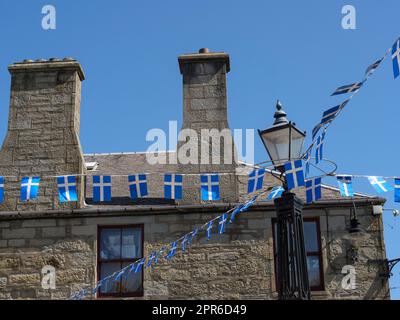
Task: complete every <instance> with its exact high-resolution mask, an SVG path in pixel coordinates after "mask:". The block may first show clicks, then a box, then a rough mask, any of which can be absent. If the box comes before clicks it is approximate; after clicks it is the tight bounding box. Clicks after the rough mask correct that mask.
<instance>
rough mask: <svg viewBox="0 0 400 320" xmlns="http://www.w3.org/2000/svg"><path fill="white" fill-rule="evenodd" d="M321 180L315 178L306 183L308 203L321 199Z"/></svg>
mask: <svg viewBox="0 0 400 320" xmlns="http://www.w3.org/2000/svg"><path fill="white" fill-rule="evenodd" d="M321 197H322V196H321V178H315V179H311V180H307V181H306V199H307V203H312V202H314V201H317V200H319V199H321Z"/></svg>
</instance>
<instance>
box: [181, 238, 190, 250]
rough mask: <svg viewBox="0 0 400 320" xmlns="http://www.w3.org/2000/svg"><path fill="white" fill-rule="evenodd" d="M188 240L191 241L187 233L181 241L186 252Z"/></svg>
mask: <svg viewBox="0 0 400 320" xmlns="http://www.w3.org/2000/svg"><path fill="white" fill-rule="evenodd" d="M188 242H189V235H188V234H186V235H185V236H184V237H183V239H182V241H181V248H182V252H185V251H186V245H187V244H188Z"/></svg>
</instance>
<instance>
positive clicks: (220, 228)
mask: <svg viewBox="0 0 400 320" xmlns="http://www.w3.org/2000/svg"><path fill="white" fill-rule="evenodd" d="M227 219H228V214H226V213H224V214H223V215H222V216H221V217H220V218H219V222H218V234H223V233H224V232H225V225H226V220H227Z"/></svg>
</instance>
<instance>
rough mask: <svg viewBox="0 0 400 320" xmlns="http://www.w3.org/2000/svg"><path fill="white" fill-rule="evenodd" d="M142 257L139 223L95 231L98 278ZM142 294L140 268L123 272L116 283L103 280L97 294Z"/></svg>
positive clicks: (107, 295)
mask: <svg viewBox="0 0 400 320" xmlns="http://www.w3.org/2000/svg"><path fill="white" fill-rule="evenodd" d="M142 257H143V225H133V226H107V227H99V230H98V265H97V274H98V280H101V279H103V278H105V277H107V276H109V275H111V274H113V273H114V272H116V271H118V270H120V269H122V268H124V267H126V266H127V265H129V264H131V263H133V262H135V261H137V260H138V259H139V258H142ZM142 295H143V270H142V272H138V273H129V274H128V275H127V276H126V275H123V276H122V277H121V279H120V280H119V281H118V282H114V281H107V283H105V284H104V285H103V286H101V287H100V289H99V292H98V296H99V297H110V296H111V297H112V296H115V297H137V296H142Z"/></svg>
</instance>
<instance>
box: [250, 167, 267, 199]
mask: <svg viewBox="0 0 400 320" xmlns="http://www.w3.org/2000/svg"><path fill="white" fill-rule="evenodd" d="M264 175H265V169H258V170H254V171H252V172H250V173H249V183H248V186H247V193H252V192H254V191H257V190H260V189H261V188H262V186H263V182H264Z"/></svg>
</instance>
